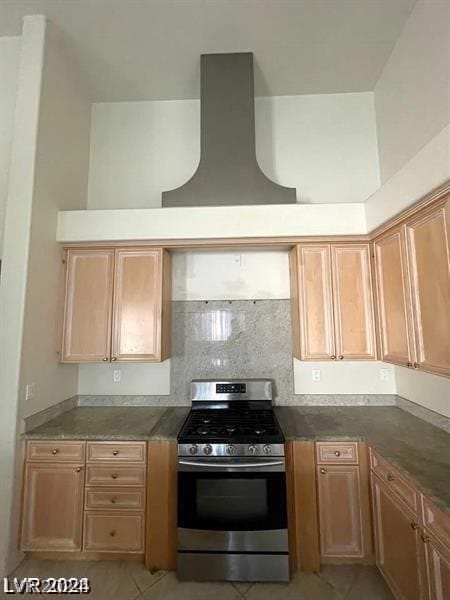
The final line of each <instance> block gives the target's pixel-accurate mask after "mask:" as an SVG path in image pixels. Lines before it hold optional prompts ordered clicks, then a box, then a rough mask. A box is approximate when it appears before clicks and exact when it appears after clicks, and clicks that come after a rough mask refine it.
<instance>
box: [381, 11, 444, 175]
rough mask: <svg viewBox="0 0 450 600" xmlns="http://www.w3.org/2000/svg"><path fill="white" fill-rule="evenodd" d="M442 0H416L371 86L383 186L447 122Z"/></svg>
mask: <svg viewBox="0 0 450 600" xmlns="http://www.w3.org/2000/svg"><path fill="white" fill-rule="evenodd" d="M449 20H450V10H449V4H448V2H447V0H418V2H417V4H416V5H415V7H414V9H413V11H412V12H411V14H410V16H409V18H408V20H407V22H406V24H405V26H404V28H403V31H402V33H401V35H400V37H399V38H398V40H397V43H396V45H395V47H394V50H393V51H392V54H391V56H390V58H389V60H388V61H387V63H386V65H385V67H384V69H383V71H382V73H381V76H380V78H379V80H378V82H377V84H376V86H375V107H376V120H377V130H378V146H379V154H380V171H381V180H382V182H385V181H386V180H387V179H389V177H391V176H392V175H394V174H395V173H396V172H397V171H398V170H399V169H400V168H401V167H402V166H403V165H404V164H405V163H406V162H408V160H410V159H411V158H412V157H413V156H414V155H415V154H417V152H419V150H420V149H421V148H423V146H425V144H427V143H428V142H429V141H430V140H431V138H433V137H434V136H436V135H437V134H438V133H439V132H440V131H441V130H442V129H443V127H444V126H445V125H446V124H447V123H448V122H449V87H448V86H449V77H450V52H449V44H448V40H449V25H448V24H449Z"/></svg>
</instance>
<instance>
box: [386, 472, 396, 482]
mask: <svg viewBox="0 0 450 600" xmlns="http://www.w3.org/2000/svg"><path fill="white" fill-rule="evenodd" d="M394 479H395V477H394V476H393V475H391V474H390V473H389V474H388V476H387V480H388V481H394Z"/></svg>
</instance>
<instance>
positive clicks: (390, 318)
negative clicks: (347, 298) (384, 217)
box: [374, 226, 415, 367]
mask: <svg viewBox="0 0 450 600" xmlns="http://www.w3.org/2000/svg"><path fill="white" fill-rule="evenodd" d="M374 254H375V273H376V297H377V307H378V319H379V334H380V335H379V339H380V352H381V356H380V358H381V360H384V361H386V362H391V363H395V364H398V365H403V366H408V367H411V366H412V365H413V363H414V362H415V349H414V330H413V319H412V307H411V297H410V289H409V279H408V265H407V255H406V240H405V228H404V227H403V226H402V227H397V228H396V229H394V230H392V231H390V232H389V233H388V234H386V235H384V236H383V237H382V238H380V239H378V240H376V241H375V243H374Z"/></svg>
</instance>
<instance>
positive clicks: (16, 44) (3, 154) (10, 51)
mask: <svg viewBox="0 0 450 600" xmlns="http://www.w3.org/2000/svg"><path fill="white" fill-rule="evenodd" d="M20 41H21V38H20V36H10V37H0V260H1V257H2V250H3V224H4V220H5V209H6V196H7V193H8V175H9V163H10V159H11V144H12V138H13V125H14V109H15V107H16V95H17V73H18V69H19V58H20Z"/></svg>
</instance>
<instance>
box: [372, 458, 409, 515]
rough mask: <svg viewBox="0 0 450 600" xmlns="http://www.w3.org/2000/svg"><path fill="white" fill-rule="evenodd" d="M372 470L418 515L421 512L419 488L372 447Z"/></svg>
mask: <svg viewBox="0 0 450 600" xmlns="http://www.w3.org/2000/svg"><path fill="white" fill-rule="evenodd" d="M370 464H371V468H372V470H373V471H374V472H375V473H376V474H377V475H378V477H380V479H382V480H383V481H384V483H385V484H386V485H387V487H388V488H389V489H391V490H393V491H394V492H395V493H396V494H397V495H398V496H400V498H401V499H402V500H403V501H404V502H405V503H406V504H407V505H408V506H409V508H411V510H413V511H414V513H415V514H416V515H417V514H418V512H419V498H420V496H419V493H418V492H417V490H416V489H415V488H414V487H413V486H412V485H411V484H410V483H409V482H408V481H407V480H406V479H405V478H404V477H403V476H402V475H400V473H399V472H398V471H397V469H396V468H395V467H393V466H392V465H391V464H390V463H388V462H387V461H386V460H384V459H383V458H381V457H380V456H379V455H378V454H377V453H376V452H374V451H373V450H372V448H371V449H370Z"/></svg>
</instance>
